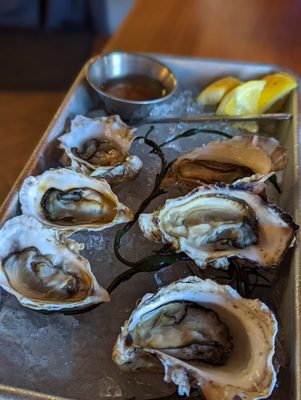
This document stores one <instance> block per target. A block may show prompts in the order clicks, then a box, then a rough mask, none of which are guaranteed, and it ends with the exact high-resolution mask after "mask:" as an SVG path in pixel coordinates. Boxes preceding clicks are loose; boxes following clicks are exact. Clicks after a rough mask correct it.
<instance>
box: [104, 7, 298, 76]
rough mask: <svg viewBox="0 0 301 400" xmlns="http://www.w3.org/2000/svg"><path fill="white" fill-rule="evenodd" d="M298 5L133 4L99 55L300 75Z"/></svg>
mask: <svg viewBox="0 0 301 400" xmlns="http://www.w3.org/2000/svg"><path fill="white" fill-rule="evenodd" d="M300 40H301V1H300V0H273V1H270V0H227V1H224V0H185V1H184V0H138V1H137V3H136V6H135V7H134V9H133V10H132V12H131V13H130V14H129V16H128V18H127V19H126V20H125V22H124V23H123V25H122V26H121V28H120V29H119V31H118V32H117V33H116V34H115V35H114V37H113V38H112V39H111V40H110V41H109V42H108V44H107V46H106V48H105V50H106V51H112V50H124V51H144V52H155V53H156V52H157V53H166V54H179V55H188V56H200V57H210V58H222V59H233V60H245V61H255V62H260V63H276V64H280V65H283V66H286V67H289V68H291V69H294V70H295V71H296V72H297V73H299V74H301V51H300Z"/></svg>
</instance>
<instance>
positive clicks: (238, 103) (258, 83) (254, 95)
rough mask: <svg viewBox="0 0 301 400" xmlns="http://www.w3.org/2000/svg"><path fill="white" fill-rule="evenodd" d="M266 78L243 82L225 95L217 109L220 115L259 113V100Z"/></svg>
mask: <svg viewBox="0 0 301 400" xmlns="http://www.w3.org/2000/svg"><path fill="white" fill-rule="evenodd" d="M265 84H266V82H265V81H264V80H254V81H248V82H246V83H242V84H241V85H239V86H237V87H236V88H234V89H233V90H231V92H229V93H228V94H226V96H225V97H223V99H222V101H221V102H220V105H219V106H218V108H217V110H216V114H218V115H248V114H257V113H258V101H259V97H260V94H261V92H262V90H263V88H264V86H265Z"/></svg>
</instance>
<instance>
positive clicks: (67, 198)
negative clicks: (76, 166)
mask: <svg viewBox="0 0 301 400" xmlns="http://www.w3.org/2000/svg"><path fill="white" fill-rule="evenodd" d="M20 202H21V207H22V212H23V214H26V215H32V216H33V217H35V218H36V219H38V220H39V221H40V222H42V223H43V224H45V225H49V226H51V227H54V228H56V229H63V230H66V231H70V232H75V231H78V230H82V229H89V230H103V229H105V228H108V227H110V226H113V225H116V224H120V223H122V222H127V221H130V220H131V219H132V218H133V214H132V212H131V211H130V210H129V209H128V208H127V207H126V206H125V205H123V204H121V203H120V202H119V200H118V198H117V196H116V195H115V194H114V193H113V192H112V190H111V188H110V186H109V184H108V183H107V182H106V181H105V180H104V179H102V180H97V179H94V178H91V177H88V176H85V175H83V174H80V173H77V172H75V171H72V170H69V169H67V168H61V169H52V170H48V171H45V172H44V173H43V174H42V175H39V176H36V177H34V176H30V177H28V178H26V179H25V181H24V182H23V185H22V187H21V189H20Z"/></svg>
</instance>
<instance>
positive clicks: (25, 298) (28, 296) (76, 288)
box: [0, 215, 110, 311]
mask: <svg viewBox="0 0 301 400" xmlns="http://www.w3.org/2000/svg"><path fill="white" fill-rule="evenodd" d="M82 248H83V246H82V245H81V244H79V243H77V242H75V241H74V240H70V239H66V238H64V239H63V238H62V237H59V236H58V234H57V231H56V230H55V229H50V228H47V227H45V226H43V225H42V224H40V223H39V222H38V221H36V220H35V219H34V218H32V217H27V216H25V215H22V216H18V217H15V218H13V219H11V220H9V221H7V222H6V223H5V224H4V226H3V227H2V228H1V230H0V266H1V268H0V285H1V287H2V288H3V289H4V290H6V291H7V292H9V293H11V294H13V295H14V296H16V298H17V299H18V301H19V302H20V303H21V304H22V305H23V306H25V307H29V308H32V309H35V310H48V311H60V310H75V309H83V308H86V307H89V306H91V305H93V304H97V303H101V302H108V301H109V300H110V296H109V295H108V293H107V291H106V290H105V289H103V288H102V287H101V286H100V285H99V284H98V282H97V281H96V279H95V277H94V275H93V274H92V271H91V267H90V264H89V261H88V260H86V259H85V258H84V257H82V256H81V255H80V254H79V250H81V249H82Z"/></svg>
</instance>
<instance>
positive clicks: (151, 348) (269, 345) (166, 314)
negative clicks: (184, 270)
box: [113, 277, 278, 400]
mask: <svg viewBox="0 0 301 400" xmlns="http://www.w3.org/2000/svg"><path fill="white" fill-rule="evenodd" d="M277 330H278V326H277V321H276V319H275V317H274V315H273V313H272V312H271V311H270V310H269V309H268V307H267V306H266V305H265V304H264V303H261V302H260V301H259V300H249V299H244V298H242V297H240V296H239V294H238V293H237V292H236V291H235V290H234V289H232V288H231V287H230V286H221V285H218V284H217V283H215V282H213V281H211V280H209V279H207V280H202V279H199V278H197V277H188V278H185V279H183V280H180V281H177V282H174V283H172V284H170V285H168V286H166V287H163V288H162V289H160V290H159V291H158V292H157V293H155V294H146V295H145V296H144V297H143V299H142V300H141V302H140V303H139V305H138V306H137V308H136V309H135V310H134V311H133V312H132V315H131V316H130V318H129V320H128V321H126V322H125V324H124V326H123V327H122V328H121V334H120V335H119V337H118V339H117V341H116V343H115V346H114V350H113V360H114V361H115V363H116V364H117V365H118V366H119V367H120V368H121V369H123V370H126V371H139V370H143V369H147V370H149V369H151V370H160V364H162V365H163V367H164V380H165V381H166V382H174V383H175V384H176V385H177V386H178V391H179V394H180V395H186V396H189V393H190V389H191V388H197V389H199V390H200V391H201V393H202V394H203V395H204V397H205V398H206V399H207V400H233V399H236V398H237V399H244V400H252V399H261V398H265V397H267V396H269V395H270V394H271V392H272V390H273V388H274V385H275V382H276V373H275V370H274V368H273V364H272V357H273V354H274V351H275V336H276V334H277ZM161 369H162V368H161Z"/></svg>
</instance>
